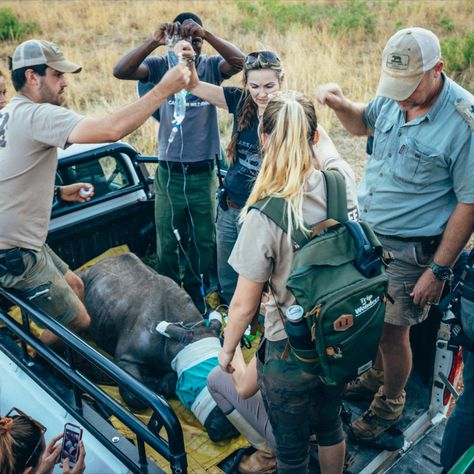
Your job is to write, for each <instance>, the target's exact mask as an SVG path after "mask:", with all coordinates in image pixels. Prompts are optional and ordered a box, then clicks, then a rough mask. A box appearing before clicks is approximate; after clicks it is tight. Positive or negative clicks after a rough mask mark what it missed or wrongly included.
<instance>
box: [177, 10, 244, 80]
mask: <svg viewBox="0 0 474 474" xmlns="http://www.w3.org/2000/svg"><path fill="white" fill-rule="evenodd" d="M182 31H183V37H184V38H187V37H195V36H197V37H200V38H202V39H203V40H205V41H207V42H208V43H209V44H210V45H211V46H212V47H213V48H214V49H215V50H216V51H217V52H218V53H219V54H220V55H221V56H222V57H223V58H224V61H223V62H222V63H221V65H220V69H221V73H222V75H224V76H227V77H230V76H233V75H234V74H237V73H238V72H240V71H241V70H242V67H243V64H244V58H245V55H244V53H242V51H240V49H239V48H237V46H235V45H233V44H232V43H230V42H229V41H225V40H223V39H222V38H219V37H218V36H214V35H213V34H212V33H211V32H210V31H208V30H206V29H204V28H203V27H202V26H200V25H199V24H198V23H196V22H195V21H193V20H191V19H188V20H185V21H184V22H183V25H182Z"/></svg>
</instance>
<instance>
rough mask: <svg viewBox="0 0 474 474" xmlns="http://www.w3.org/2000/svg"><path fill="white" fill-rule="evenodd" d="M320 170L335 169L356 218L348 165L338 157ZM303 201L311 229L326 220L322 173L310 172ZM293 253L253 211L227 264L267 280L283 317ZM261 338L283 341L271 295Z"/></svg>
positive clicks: (271, 225)
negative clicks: (339, 174) (342, 180)
mask: <svg viewBox="0 0 474 474" xmlns="http://www.w3.org/2000/svg"><path fill="white" fill-rule="evenodd" d="M321 168H322V169H336V170H339V171H340V172H341V173H342V175H343V176H344V178H345V181H346V189H347V206H348V212H349V215H352V216H353V215H357V197H356V184H355V180H354V175H353V173H352V170H351V169H350V167H349V165H348V164H347V163H346V162H345V161H343V160H342V159H340V158H330V159H328V160H326V161H325V162H324V163H321ZM304 186H305V196H304V201H303V218H304V221H305V222H306V223H308V225H310V226H314V225H315V224H317V223H318V222H321V221H323V220H325V219H326V218H327V212H326V209H327V206H326V198H327V192H326V185H325V181H324V177H323V175H322V173H321V172H320V171H318V170H316V169H315V170H313V171H311V173H310V175H309V176H308V178H307V179H306V182H305V184H304ZM293 258H294V250H293V246H292V243H291V242H288V239H287V235H286V234H285V233H284V232H283V231H282V230H281V228H280V227H279V226H278V225H277V224H275V222H273V221H272V220H270V219H269V218H268V217H267V216H265V215H264V214H263V213H262V212H260V211H258V210H257V209H252V210H250V212H249V213H248V215H247V216H246V218H245V221H244V223H243V226H242V229H241V231H240V233H239V236H238V238H237V242H236V244H235V246H234V249H233V251H232V254H231V256H230V258H229V264H230V265H231V266H232V267H233V268H234V270H235V271H236V272H237V273H238V274H239V275H243V276H245V277H246V278H248V279H249V280H252V281H255V282H259V283H264V282H267V281H268V280H271V283H272V287H273V290H274V292H275V298H276V300H277V301H278V303H279V304H278V306H279V307H280V309H281V310H282V312H283V314H285V312H286V309H287V308H288V306H290V305H292V304H294V297H293V295H292V294H291V293H290V292H289V291H288V290H287V288H286V282H287V280H288V276H289V275H290V272H291V265H292V263H293ZM265 309H266V315H265V337H266V338H267V339H268V340H269V341H279V340H281V339H284V338H286V332H285V329H284V326H283V323H282V321H281V317H280V315H279V312H278V309H277V306H276V305H275V300H274V298H273V295H271V296H270V300H269V301H268V302H267V303H266V304H265Z"/></svg>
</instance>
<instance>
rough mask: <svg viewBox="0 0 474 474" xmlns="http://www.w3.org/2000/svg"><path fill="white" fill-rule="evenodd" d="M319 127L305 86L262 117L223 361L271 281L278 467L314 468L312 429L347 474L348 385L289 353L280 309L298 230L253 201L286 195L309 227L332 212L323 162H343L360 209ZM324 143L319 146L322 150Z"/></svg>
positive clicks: (234, 258) (269, 390)
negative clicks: (326, 381)
mask: <svg viewBox="0 0 474 474" xmlns="http://www.w3.org/2000/svg"><path fill="white" fill-rule="evenodd" d="M316 133H317V121H316V112H315V110H314V106H313V104H312V103H311V102H310V101H309V100H308V99H306V98H305V97H303V96H302V95H300V94H297V93H288V94H284V95H280V96H277V97H275V98H273V99H272V100H271V101H270V102H269V104H268V105H267V107H266V109H265V112H264V114H263V117H262V121H261V142H262V144H263V156H264V160H263V164H262V169H261V170H260V174H259V175H258V178H257V180H256V182H255V185H254V188H253V190H252V193H251V194H250V196H249V199H248V201H247V203H246V205H245V207H244V209H243V211H242V212H243V226H242V230H241V232H240V234H239V237H238V239H237V242H236V245H235V247H234V250H233V252H232V255H231V257H230V260H229V263H230V264H231V265H232V267H233V268H234V269H235V270H236V272H237V273H238V274H239V279H238V283H237V288H236V291H235V294H234V297H233V299H232V302H231V305H230V309H229V323H228V326H227V328H226V331H225V339H224V346H223V348H222V350H221V352H220V354H219V365H220V366H221V368H222V369H223V370H224V371H226V372H230V373H231V372H232V371H233V367H232V364H231V361H232V358H233V357H234V353H235V350H236V347H237V346H238V345H239V343H240V339H241V337H242V335H243V333H244V331H245V328H246V327H247V325H248V324H249V322H250V320H251V319H252V316H253V315H254V314H255V312H256V310H257V308H258V305H259V303H260V297H261V294H262V289H263V286H264V283H265V282H267V281H268V282H269V283H270V287H271V289H272V292H273V297H272V298H270V301H269V302H268V303H266V305H265V307H266V317H265V335H266V338H267V342H266V349H265V360H264V363H263V364H262V363H261V362H257V370H258V382H259V386H260V388H261V391H262V396H263V399H264V402H265V405H266V408H267V412H268V416H269V419H270V423H271V425H272V428H273V434H274V436H275V442H276V451H277V453H276V454H277V465H278V473H279V474H281V473H285V474H286V473H295V474H296V473H298V474H300V473H304V472H307V471H308V463H309V447H310V443H309V441H310V435H311V434H312V433H315V434H316V437H317V441H318V444H319V459H320V465H321V472H323V473H340V472H342V466H343V462H344V450H345V443H344V436H343V431H342V424H341V419H340V400H341V394H342V390H343V386H337V387H328V386H325V385H323V384H322V382H321V381H320V379H319V377H318V370H315V371H314V373H309V372H305V371H303V370H302V369H301V368H300V366H299V365H298V364H297V363H295V362H294V360H293V358H292V356H291V355H290V356H288V357H286V356H285V348H286V344H287V335H286V333H285V328H284V324H283V320H282V317H281V316H280V313H279V311H280V310H281V312H282V313H283V314H284V313H285V311H286V308H287V307H288V306H290V305H291V304H293V303H294V298H293V296H292V295H291V293H290V292H289V291H288V290H287V289H286V282H287V279H288V276H289V274H290V270H291V265H292V261H293V257H294V250H293V246H292V242H291V231H290V232H289V234H288V235H286V234H284V233H283V231H282V230H281V229H280V227H279V226H278V225H277V224H275V223H274V222H273V221H271V220H270V219H269V218H267V217H266V216H265V215H264V214H262V213H261V212H260V211H258V210H255V209H251V210H249V208H250V207H251V206H252V205H253V204H254V203H255V202H257V201H258V200H260V199H262V198H265V197H267V196H277V197H282V198H284V199H285V200H286V201H287V203H288V209H289V223H290V225H289V228H290V229H291V230H292V231H293V232H294V231H295V230H296V229H301V230H307V229H306V227H305V223H308V224H311V226H312V225H314V224H316V223H318V222H321V221H323V220H325V219H326V217H327V210H326V209H327V204H326V186H325V181H324V177H323V175H322V173H321V169H329V168H331V169H337V170H339V171H340V172H341V173H342V174H343V176H344V178H345V181H346V187H347V197H348V203H349V204H348V205H349V208H350V210H352V209H357V201H356V187H355V181H354V177H353V173H352V171H351V169H350V167H349V166H348V165H347V163H346V162H345V161H343V160H342V159H340V158H339V157H337V156H334V155H333V157H331V158H328V159H324V160H322V161H321V163H320V162H318V160H317V157H316V155H315V153H314V148H313V143H314V141H315V136H316ZM317 150H318V148H317V147H316V151H317Z"/></svg>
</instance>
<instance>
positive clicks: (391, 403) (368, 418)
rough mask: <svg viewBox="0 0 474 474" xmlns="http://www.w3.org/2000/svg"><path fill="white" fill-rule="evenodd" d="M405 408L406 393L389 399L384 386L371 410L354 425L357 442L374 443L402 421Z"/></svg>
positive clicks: (353, 429) (376, 395)
mask: <svg viewBox="0 0 474 474" xmlns="http://www.w3.org/2000/svg"><path fill="white" fill-rule="evenodd" d="M404 406H405V391H403V393H402V394H401V395H400V396H399V397H397V398H387V397H386V396H385V395H384V393H383V386H382V387H380V388H379V390H378V392H377V393H376V394H375V397H374V400H373V401H372V403H371V405H370V407H369V409H368V410H367V411H366V412H365V413H364V414H363V415H362V416H360V417H359V418H357V420H355V421H354V422H353V423H352V433H353V435H354V436H355V438H356V439H357V441H362V442H368V443H373V442H375V441H376V439H377V438H378V437H380V435H382V434H383V433H385V431H387V430H388V429H390V428H391V427H392V426H394V425H396V424H397V422H398V421H399V420H400V418H401V416H402V412H403V407H404Z"/></svg>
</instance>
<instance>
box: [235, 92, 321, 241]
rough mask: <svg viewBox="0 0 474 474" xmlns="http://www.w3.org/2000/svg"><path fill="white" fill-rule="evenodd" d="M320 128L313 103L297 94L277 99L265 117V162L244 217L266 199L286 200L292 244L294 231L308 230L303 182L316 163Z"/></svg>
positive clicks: (287, 94) (268, 106)
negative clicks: (315, 142) (316, 134)
mask: <svg viewBox="0 0 474 474" xmlns="http://www.w3.org/2000/svg"><path fill="white" fill-rule="evenodd" d="M317 126H318V125H317V119H316V112H315V110H314V106H313V104H312V102H311V101H310V100H308V99H307V98H306V97H304V96H303V95H302V94H299V93H296V92H289V93H286V94H280V95H278V96H276V97H274V98H273V99H272V100H271V101H270V102H269V103H268V105H267V108H266V109H265V112H264V114H263V117H262V122H261V128H262V132H263V133H265V134H266V135H267V140H266V142H265V144H264V147H263V151H264V153H263V156H264V159H263V163H262V168H261V170H260V172H259V174H258V177H257V179H256V181H255V184H254V187H253V190H252V192H251V194H250V196H249V198H248V200H247V203H246V205H245V207H244V210H243V211H242V216H245V215H246V213H247V212H248V209H249V207H250V206H252V205H253V204H254V203H255V202H257V201H259V200H260V199H262V198H264V197H267V196H275V197H281V198H283V199H285V200H286V202H287V204H288V234H287V235H288V239H289V240H291V233H292V231H293V230H295V229H300V230H303V231H304V230H307V229H306V228H305V225H304V220H303V197H304V191H305V187H304V182H305V178H306V177H307V175H308V174H309V173H310V172H311V170H312V169H314V167H315V163H317V162H316V156H315V154H314V150H313V141H314V136H315V133H316V130H317Z"/></svg>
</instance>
